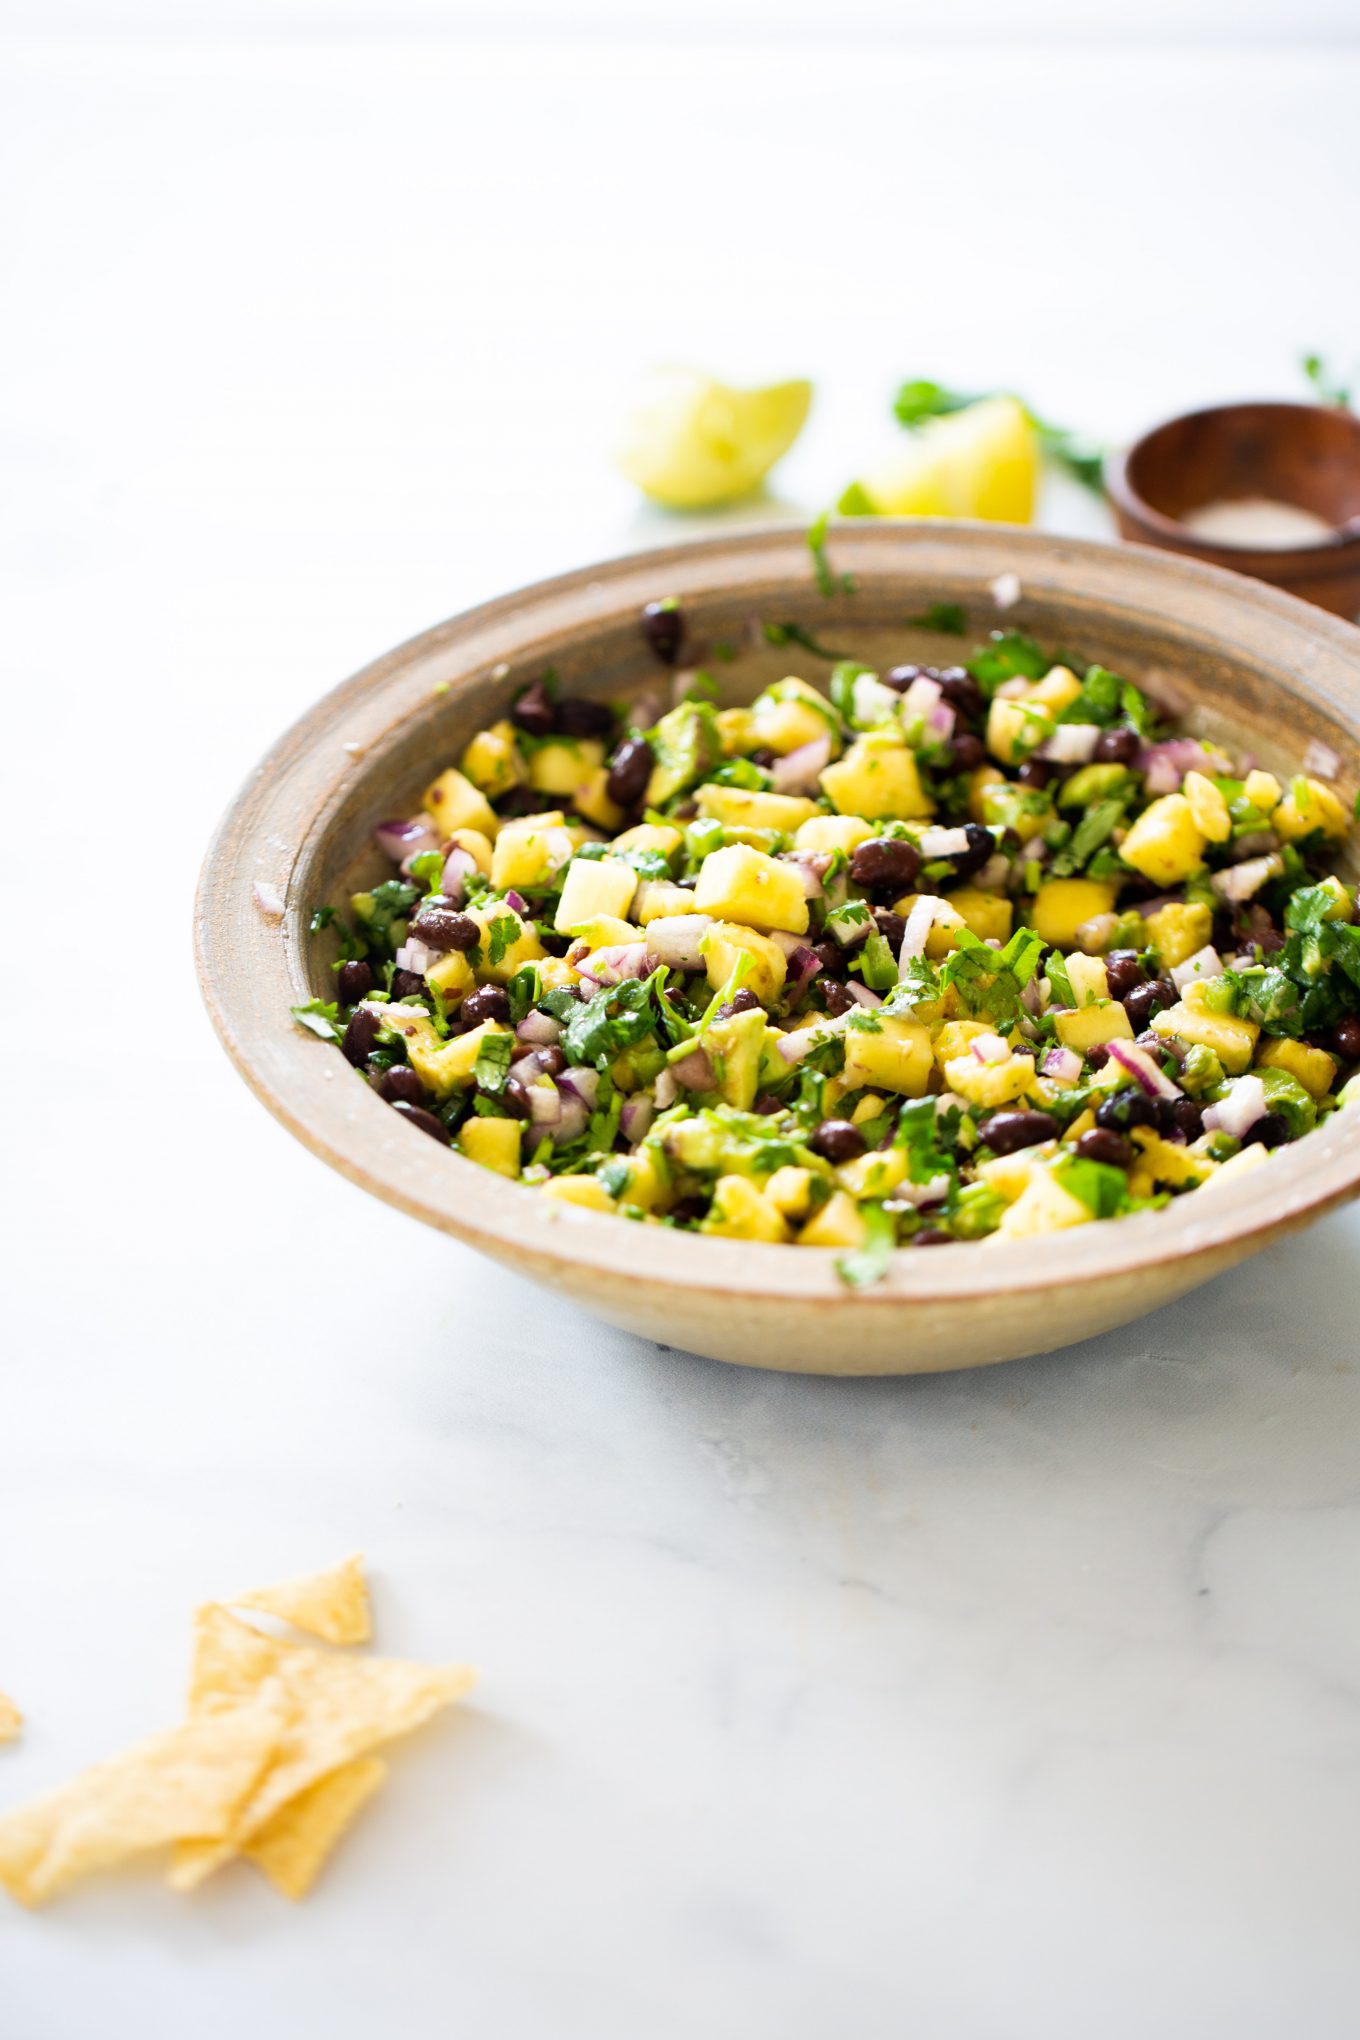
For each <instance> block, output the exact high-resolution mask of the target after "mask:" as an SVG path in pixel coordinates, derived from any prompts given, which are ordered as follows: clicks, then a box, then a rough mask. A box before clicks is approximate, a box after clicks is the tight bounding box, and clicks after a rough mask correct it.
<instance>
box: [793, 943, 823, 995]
mask: <svg viewBox="0 0 1360 2040" xmlns="http://www.w3.org/2000/svg"><path fill="white" fill-rule="evenodd" d="M821 968H822V959H821V957H820V956H818V954H817V952H816V950H815V949H809V948H808V946H807V944H806V943H805V942H800V943H799V945H798V947H797V948H796V949H795V950H794V951H793V952H792V954H791V955H790V957H789V975H788V980H787V982H786V984H785V986H784V995H785V997H786V998H787V999H789V1000H794V999H797V998H798V997H799V996H800V995H801V994H802V993H803V992H805V991H806V990H807V987H808V986H809V985H810V984H811V983H812V980H813V979H814V978H815V977H816V975H817V973H818V971H820V970H821Z"/></svg>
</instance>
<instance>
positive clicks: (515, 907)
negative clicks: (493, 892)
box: [505, 886, 529, 920]
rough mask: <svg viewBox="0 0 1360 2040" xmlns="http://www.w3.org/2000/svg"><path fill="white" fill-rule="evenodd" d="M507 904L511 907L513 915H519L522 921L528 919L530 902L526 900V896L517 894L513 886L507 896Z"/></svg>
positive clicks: (520, 893)
mask: <svg viewBox="0 0 1360 2040" xmlns="http://www.w3.org/2000/svg"><path fill="white" fill-rule="evenodd" d="M505 904H506V906H507V907H509V909H510V911H511V913H512V914H518V915H519V917H520V919H521V920H526V919H527V918H528V914H529V902H528V901H527V900H526V899H525V897H524V894H523V893H522V892H516V891H515V889H514V887H513V886H511V888H510V890H509V892H508V893H507V894H506V895H505Z"/></svg>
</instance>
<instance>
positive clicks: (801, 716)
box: [751, 678, 835, 757]
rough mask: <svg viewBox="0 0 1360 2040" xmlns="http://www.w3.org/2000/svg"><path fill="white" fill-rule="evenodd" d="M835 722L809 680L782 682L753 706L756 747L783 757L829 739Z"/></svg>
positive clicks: (752, 719) (825, 701)
mask: <svg viewBox="0 0 1360 2040" xmlns="http://www.w3.org/2000/svg"><path fill="white" fill-rule="evenodd" d="M834 722H835V717H834V715H833V714H832V713H831V711H830V706H829V704H828V702H827V700H826V698H825V696H823V695H821V694H819V693H818V692H817V689H816V688H815V687H810V686H809V685H808V683H807V681H806V680H798V679H792V678H790V679H788V680H780V681H778V682H776V684H775V685H774V686H773V687H768V688H766V690H765V692H764V693H763V694H759V695H757V696H756V699H755V700H754V701H753V702H752V704H751V726H752V729H753V731H754V733H755V741H756V743H757V744H764V745H766V746H767V747H768V748H769V749H770V750H771V751H777V752H778V753H779V755H780V756H781V757H787V756H788V754H789V752H790V751H797V750H799V749H800V748H801V747H802V746H803V745H804V744H814V743H816V742H817V741H818V739H819V738H821V737H826V736H830V735H831V734H832V728H833V724H834Z"/></svg>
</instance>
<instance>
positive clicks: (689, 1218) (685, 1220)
mask: <svg viewBox="0 0 1360 2040" xmlns="http://www.w3.org/2000/svg"><path fill="white" fill-rule="evenodd" d="M706 1209H707V1203H706V1201H705V1199H704V1198H702V1197H678V1198H677V1199H676V1201H675V1203H674V1204H673V1205H672V1206H671V1209H670V1216H671V1218H672V1219H673V1220H674V1221H675V1223H676V1225H695V1224H697V1222H698V1221H699V1220H700V1219H701V1218H702V1217H703V1215H704V1212H705V1210H706Z"/></svg>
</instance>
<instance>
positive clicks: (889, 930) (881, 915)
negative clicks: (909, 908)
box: [874, 907, 907, 956]
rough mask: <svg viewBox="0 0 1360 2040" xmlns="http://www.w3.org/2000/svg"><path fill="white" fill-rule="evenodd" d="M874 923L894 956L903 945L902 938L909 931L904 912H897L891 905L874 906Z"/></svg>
mask: <svg viewBox="0 0 1360 2040" xmlns="http://www.w3.org/2000/svg"><path fill="white" fill-rule="evenodd" d="M874 924H875V926H876V927H877V929H878V932H879V934H880V935H881V936H882V937H883V940H884V941H885V942H886V943H887V945H888V947H889V949H891V951H892V953H893V955H894V956H896V955H897V953H898V951H899V950H900V949H901V947H902V938H903V937H904V935H905V934H906V932H907V921H906V916H905V915H904V914H895V913H894V912H893V910H892V908H891V907H875V908H874Z"/></svg>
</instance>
